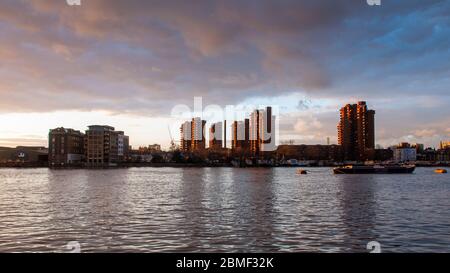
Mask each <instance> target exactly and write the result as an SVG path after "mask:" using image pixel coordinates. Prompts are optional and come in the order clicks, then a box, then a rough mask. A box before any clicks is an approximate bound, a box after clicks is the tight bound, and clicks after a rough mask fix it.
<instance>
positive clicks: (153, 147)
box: [139, 144, 161, 153]
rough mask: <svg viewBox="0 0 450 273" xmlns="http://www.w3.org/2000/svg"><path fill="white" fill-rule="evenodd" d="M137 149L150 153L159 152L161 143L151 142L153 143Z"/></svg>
mask: <svg viewBox="0 0 450 273" xmlns="http://www.w3.org/2000/svg"><path fill="white" fill-rule="evenodd" d="M139 151H141V152H150V153H159V152H161V145H159V144H153V145H148V147H139Z"/></svg>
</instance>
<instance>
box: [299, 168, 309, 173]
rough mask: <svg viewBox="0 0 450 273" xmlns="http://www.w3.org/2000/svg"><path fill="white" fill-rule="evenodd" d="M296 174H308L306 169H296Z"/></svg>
mask: <svg viewBox="0 0 450 273" xmlns="http://www.w3.org/2000/svg"><path fill="white" fill-rule="evenodd" d="M297 174H308V172H307V171H306V170H302V169H298V170H297Z"/></svg>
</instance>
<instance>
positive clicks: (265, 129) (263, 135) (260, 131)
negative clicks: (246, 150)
mask: <svg viewBox="0 0 450 273" xmlns="http://www.w3.org/2000/svg"><path fill="white" fill-rule="evenodd" d="M249 128H250V129H249V135H250V151H251V153H252V154H254V155H259V153H260V152H270V151H275V150H276V145H275V141H276V139H275V136H276V132H275V116H273V115H272V107H267V108H266V109H264V110H255V111H253V112H252V114H251V115H250V121H249Z"/></svg>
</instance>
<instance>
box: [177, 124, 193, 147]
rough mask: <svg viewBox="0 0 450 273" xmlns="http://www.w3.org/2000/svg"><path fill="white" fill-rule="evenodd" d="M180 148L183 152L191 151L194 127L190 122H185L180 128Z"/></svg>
mask: <svg viewBox="0 0 450 273" xmlns="http://www.w3.org/2000/svg"><path fill="white" fill-rule="evenodd" d="M180 135H181V136H180V143H181V145H180V148H181V151H183V152H190V151H191V147H192V145H191V143H192V138H191V136H192V125H191V122H190V121H186V122H184V123H183V124H182V125H181V127H180Z"/></svg>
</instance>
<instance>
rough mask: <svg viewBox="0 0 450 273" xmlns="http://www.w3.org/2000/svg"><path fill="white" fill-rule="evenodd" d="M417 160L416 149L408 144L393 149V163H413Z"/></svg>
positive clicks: (401, 144)
mask: <svg viewBox="0 0 450 273" xmlns="http://www.w3.org/2000/svg"><path fill="white" fill-rule="evenodd" d="M416 160H417V149H416V148H415V147H411V145H410V144H409V143H400V144H399V145H397V147H395V148H394V161H395V162H399V163H400V162H414V161H416Z"/></svg>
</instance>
